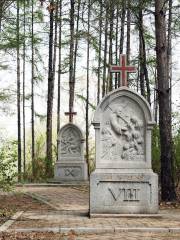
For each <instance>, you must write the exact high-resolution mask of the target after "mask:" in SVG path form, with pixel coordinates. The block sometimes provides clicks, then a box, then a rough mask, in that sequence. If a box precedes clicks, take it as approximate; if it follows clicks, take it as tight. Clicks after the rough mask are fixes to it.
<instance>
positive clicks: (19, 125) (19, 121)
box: [16, 0, 21, 181]
mask: <svg viewBox="0 0 180 240" xmlns="http://www.w3.org/2000/svg"><path fill="white" fill-rule="evenodd" d="M19 22H20V21H19V0H17V22H16V24H17V25H16V28H17V128H18V181H21V82H20V74H21V73H20V49H19V46H20V36H19V28H20V26H19Z"/></svg>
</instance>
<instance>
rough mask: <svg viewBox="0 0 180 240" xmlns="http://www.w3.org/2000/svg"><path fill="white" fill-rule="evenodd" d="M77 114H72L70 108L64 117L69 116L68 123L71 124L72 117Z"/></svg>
mask: <svg viewBox="0 0 180 240" xmlns="http://www.w3.org/2000/svg"><path fill="white" fill-rule="evenodd" d="M76 114H77V112H74V111H73V110H72V108H70V110H69V112H65V115H66V116H69V122H70V123H72V122H73V116H74V115H76Z"/></svg>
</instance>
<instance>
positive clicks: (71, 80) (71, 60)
mask: <svg viewBox="0 0 180 240" xmlns="http://www.w3.org/2000/svg"><path fill="white" fill-rule="evenodd" d="M74 5H75V1H74V0H71V9H70V52H69V112H72V111H73V107H74V76H73V75H74V74H73V73H74V70H73V65H74ZM72 121H73V115H72V114H70V115H69V122H72Z"/></svg>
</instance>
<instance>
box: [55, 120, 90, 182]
mask: <svg viewBox="0 0 180 240" xmlns="http://www.w3.org/2000/svg"><path fill="white" fill-rule="evenodd" d="M83 146H84V138H83V134H82V131H81V130H80V128H79V127H78V126H76V125H75V124H73V123H68V124H66V125H65V126H63V127H62V128H61V129H60V132H59V134H58V160H57V162H56V163H55V171H54V178H55V181H71V182H72V181H84V180H87V178H88V177H87V164H86V162H85V160H84V147H83Z"/></svg>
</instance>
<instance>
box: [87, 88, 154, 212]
mask: <svg viewBox="0 0 180 240" xmlns="http://www.w3.org/2000/svg"><path fill="white" fill-rule="evenodd" d="M153 124H154V121H153V117H152V113H151V109H150V106H149V104H148V103H147V101H146V100H145V99H144V98H143V97H142V96H140V95H139V94H138V93H136V92H134V91H132V90H130V89H128V88H127V87H121V88H119V89H118V90H115V91H113V92H111V93H109V94H108V95H107V96H106V97H105V98H103V100H102V101H101V102H100V104H99V105H98V107H97V110H96V112H95V115H94V120H93V125H94V128H95V132H96V169H95V171H94V172H93V173H92V174H91V177H90V214H92V215H93V214H98V213H101V214H102V213H105V214H107V213H114V214H117V213H122V214H131V213H132V214H133V213H144V214H148V213H157V211H158V177H157V175H156V174H155V173H153V171H152V169H151V130H152V127H153Z"/></svg>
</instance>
